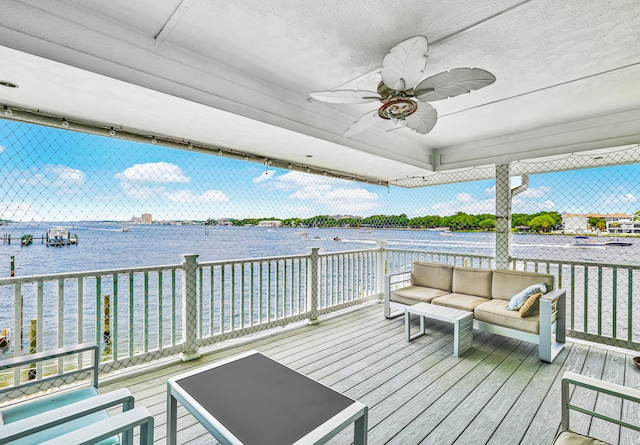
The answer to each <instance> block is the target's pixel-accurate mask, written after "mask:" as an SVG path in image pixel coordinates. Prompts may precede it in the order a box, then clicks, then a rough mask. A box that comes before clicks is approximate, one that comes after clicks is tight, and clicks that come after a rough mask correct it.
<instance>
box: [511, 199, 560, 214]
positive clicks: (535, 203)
mask: <svg viewBox="0 0 640 445" xmlns="http://www.w3.org/2000/svg"><path fill="white" fill-rule="evenodd" d="M512 209H513V210H512V213H537V212H543V211H544V212H547V211H551V210H557V208H556V204H555V202H553V201H552V200H550V199H545V200H544V201H539V200H531V199H522V198H521V197H520V195H518V196H515V197H514V198H513V202H512Z"/></svg>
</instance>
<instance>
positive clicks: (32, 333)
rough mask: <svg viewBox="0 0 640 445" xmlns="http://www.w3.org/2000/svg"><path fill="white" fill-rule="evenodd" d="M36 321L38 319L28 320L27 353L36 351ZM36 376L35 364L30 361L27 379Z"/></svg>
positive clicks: (33, 378) (32, 378)
mask: <svg viewBox="0 0 640 445" xmlns="http://www.w3.org/2000/svg"><path fill="white" fill-rule="evenodd" d="M37 323H38V320H35V319H33V320H29V354H35V353H36V349H37V344H36V337H37V336H36V334H37V332H38V328H37ZM36 376H37V371H36V364H35V363H32V364H31V365H29V371H28V376H27V379H28V380H35V379H36Z"/></svg>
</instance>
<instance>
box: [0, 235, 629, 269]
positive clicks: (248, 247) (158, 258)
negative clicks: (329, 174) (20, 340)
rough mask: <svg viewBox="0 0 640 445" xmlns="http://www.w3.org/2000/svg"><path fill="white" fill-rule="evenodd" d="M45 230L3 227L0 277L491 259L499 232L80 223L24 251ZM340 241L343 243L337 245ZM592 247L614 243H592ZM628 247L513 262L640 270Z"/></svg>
mask: <svg viewBox="0 0 640 445" xmlns="http://www.w3.org/2000/svg"><path fill="white" fill-rule="evenodd" d="M47 227H48V226H44V225H43V226H33V225H31V226H20V225H11V226H3V227H2V228H1V229H0V232H2V233H3V234H4V233H10V234H11V236H12V240H13V241H12V244H11V245H6V244H2V245H0V277H8V276H9V270H10V257H11V256H14V257H15V271H16V276H22V275H40V274H46V273H56V272H70V271H73V272H76V271H87V270H98V269H115V268H123V267H134V266H156V265H165V264H177V263H180V261H181V258H180V254H184V253H195V254H199V258H198V259H199V260H200V261H213V260H224V259H241V258H256V257H268V256H280V255H295V254H304V253H306V252H307V248H309V247H319V248H320V251H321V252H338V251H345V250H355V249H367V248H373V247H375V243H376V241H377V240H384V241H387V246H388V247H391V248H401V249H419V250H429V251H436V252H457V253H467V254H475V255H494V251H495V246H494V243H495V234H494V233H489V232H487V233H454V234H451V235H450V236H441V235H440V234H439V233H438V232H432V231H409V230H371V231H363V230H356V229H304V230H306V231H307V232H308V235H307V237H306V239H305V238H303V237H302V236H300V235H298V234H296V232H297V231H298V229H289V228H286V229H285V228H278V229H266V228H258V227H251V228H246V227H223V226H219V227H204V226H159V225H153V226H143V225H139V226H131V227H130V231H129V232H122V231H121V228H122V226H121V225H109V224H78V225H75V226H73V228H72V229H71V233H76V234H77V235H78V237H79V243H78V245H77V246H66V247H46V246H45V245H44V244H42V242H41V241H40V240H39V239H34V243H33V244H32V245H31V246H28V247H21V246H20V242H19V241H20V236H21V235H22V234H23V233H33V234H34V237H36V238H37V237H40V236H42V235H43V234H44V232H45V230H46V229H47ZM334 237H339V238H340V239H341V241H339V242H338V241H334V240H333V238H334ZM592 239H593V240H594V241H600V240H611V239H610V238H592ZM628 240H630V241H631V242H634V244H633V246H630V247H612V246H608V247H606V248H577V247H573V246H572V245H573V244H574V242H575V240H574V238H573V236H563V235H553V236H549V235H515V236H514V238H513V245H512V254H513V256H515V257H528V258H545V259H559V260H561V259H563V260H573V261H598V262H611V263H617V264H640V239H638V238H629V239H628Z"/></svg>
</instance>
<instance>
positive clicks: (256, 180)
mask: <svg viewBox="0 0 640 445" xmlns="http://www.w3.org/2000/svg"><path fill="white" fill-rule="evenodd" d="M275 174H276V171H275V170H265V171H263V172H262V174H261V175H260V176H258V177H257V178H253V183H254V184H258V183H260V182H263V181H266V180H268V179H271V178H273V177H274V176H275Z"/></svg>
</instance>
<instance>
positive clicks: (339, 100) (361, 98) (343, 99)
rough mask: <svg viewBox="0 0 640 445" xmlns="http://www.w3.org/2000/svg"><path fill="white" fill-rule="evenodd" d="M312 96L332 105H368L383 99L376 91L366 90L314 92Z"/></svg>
mask: <svg viewBox="0 0 640 445" xmlns="http://www.w3.org/2000/svg"><path fill="white" fill-rule="evenodd" d="M310 96H311V97H312V98H314V99H316V100H319V101H322V102H329V103H332V104H366V103H369V102H378V101H380V99H381V97H380V95H379V94H378V93H376V92H375V91H364V90H331V91H314V92H313V93H311V94H310Z"/></svg>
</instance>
